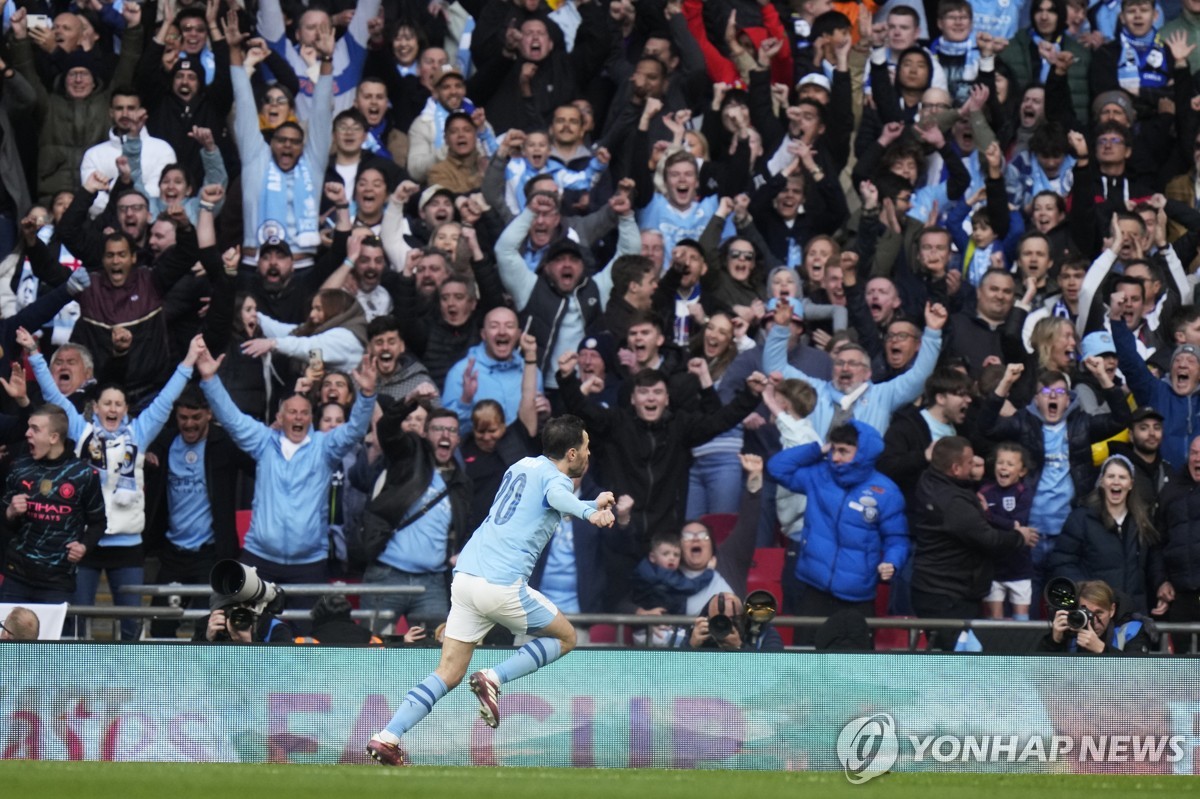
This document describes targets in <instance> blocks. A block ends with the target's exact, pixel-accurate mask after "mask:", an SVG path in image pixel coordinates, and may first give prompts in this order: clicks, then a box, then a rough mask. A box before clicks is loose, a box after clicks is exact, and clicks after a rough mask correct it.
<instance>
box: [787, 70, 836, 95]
mask: <svg viewBox="0 0 1200 799" xmlns="http://www.w3.org/2000/svg"><path fill="white" fill-rule="evenodd" d="M805 86H818V87H820V88H822V89H824V90H825V91H827V92H832V91H833V85H832V84H831V83H830V82H829V78H827V77H825V76H824V75H822V74H821V73H820V72H810V73H808V74H807V75H805V76H804V77H803V78H801V79H800V82H799V83H797V84H796V89H797V90H800V89H802V88H804V87H805Z"/></svg>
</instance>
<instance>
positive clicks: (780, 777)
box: [0, 760, 1197, 799]
mask: <svg viewBox="0 0 1200 799" xmlns="http://www.w3.org/2000/svg"><path fill="white" fill-rule="evenodd" d="M0 786H3V791H2V795H3V796H5V797H14V799H15V798H16V797H23V798H24V799H58V797H81V798H82V797H87V799H110V798H111V799H164V798H165V799H218V797H236V798H237V799H250V798H251V797H266V796H272V797H285V798H286V799H310V797H311V799H317V797H320V799H341V797H353V799H369V797H388V799H397V798H398V797H417V798H418V799H440V797H447V798H450V797H453V799H459V798H460V797H486V799H508V797H512V798H513V799H593V798H594V799H624V798H625V797H629V799H644V798H645V797H652V798H653V799H703V798H704V797H722V798H723V799H740V797H753V799H772V798H773V797H788V799H817V798H818V797H819V799H826V797H841V796H846V797H861V799H869V797H887V799H909V797H912V798H913V799H941V798H942V797H945V799H963V797H971V799H988V798H989V797H1021V798H1022V799H1039V798H1040V797H1047V798H1049V797H1054V799H1060V798H1061V797H1070V796H1083V795H1087V796H1088V797H1089V799H1097V798H1098V797H1109V796H1111V797H1125V796H1130V795H1136V796H1159V797H1174V796H1179V797H1185V796H1186V797H1195V796H1196V795H1197V792H1196V788H1197V786H1196V782H1195V780H1191V779H1188V778H1186V777H1109V776H1074V775H1052V776H1041V775H1032V776H1031V775H1021V776H1004V775H995V774H887V775H884V776H882V777H878V778H876V779H875V780H872V781H871V782H869V783H867V784H866V785H860V786H855V785H850V784H849V783H848V782H847V781H846V779H845V777H843V776H842V775H841V774H840V773H829V772H759V771H736V772H735V771H661V770H650V769H645V770H627V769H529V768H500V769H495V768H431V767H420V766H417V767H412V768H404V769H387V768H383V767H381V766H373V765H372V766H283V765H252V764H236V763H235V764H229V763H205V764H198V763H188V764H170V763H77V762H60V761H23V760H9V761H0Z"/></svg>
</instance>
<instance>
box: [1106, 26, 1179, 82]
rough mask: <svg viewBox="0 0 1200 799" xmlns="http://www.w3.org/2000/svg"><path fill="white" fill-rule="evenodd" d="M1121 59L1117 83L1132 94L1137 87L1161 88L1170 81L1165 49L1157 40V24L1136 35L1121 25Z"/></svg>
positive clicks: (1118, 66)
mask: <svg viewBox="0 0 1200 799" xmlns="http://www.w3.org/2000/svg"><path fill="white" fill-rule="evenodd" d="M1120 40H1121V61H1120V63H1118V64H1117V83H1119V84H1120V85H1121V88H1122V89H1124V90H1125V91H1127V92H1129V93H1130V94H1135V95H1136V94H1137V93H1138V89H1139V88H1142V87H1145V88H1147V89H1161V88H1163V87H1164V86H1166V85H1167V77H1168V76H1167V72H1166V63H1167V57H1166V53H1164V52H1163V48H1162V45H1161V44H1159V43H1158V28H1151V29H1150V31H1149V33H1147V34H1146V35H1145V36H1134V35H1133V34H1131V33H1129V32H1128V31H1127V30H1125V28H1124V27H1122V28H1121V32H1120Z"/></svg>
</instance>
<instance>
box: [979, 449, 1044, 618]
mask: <svg viewBox="0 0 1200 799" xmlns="http://www.w3.org/2000/svg"><path fill="white" fill-rule="evenodd" d="M1028 462H1029V456H1028V455H1026V453H1025V448H1024V447H1022V446H1021V445H1020V444H1014V443H1012V442H1005V443H1003V444H1000V445H999V446H997V447H996V457H995V464H994V468H993V475H994V477H993V479H992V480H989V481H986V482H985V483H984V484H983V487H982V488H980V489H979V495H980V496H981V497H983V500H984V502H986V503H987V520H988V521H989V522H990V523H991V524H993V525H994V526H996V527H1003V528H1004V529H1005V530H1020V529H1022V528H1024V527H1028V526H1029V511H1030V509H1031V508H1032V507H1033V489H1032V488H1030V487H1029V486H1028V485H1027V484H1026V483H1025V475H1027V474H1029V464H1028ZM1032 590H1033V556H1032V552H1031V550H1030V549H1029V548H1028V547H1021V549H1020V551H1018V552H1014V553H1013V554H1011V555H1009V556H1008V557H1006V558H1005V559H1003V560H1002V561H1000V562H999V563H997V564H996V572H995V574H994V575H993V576H992V588H991V590H990V591H989V592H988V595H987V597H985V598H984V607H985V609H986V610H987V615H988V616H989V617H991V618H993V619H1003V618H1004V603H1005V601H1006V600H1007V601H1008V602H1009V603H1010V604H1011V605H1012V611H1013V613H1012V617H1013V619H1015V620H1017V621H1028V619H1029V604H1030V602H1031V600H1032V597H1031V592H1032Z"/></svg>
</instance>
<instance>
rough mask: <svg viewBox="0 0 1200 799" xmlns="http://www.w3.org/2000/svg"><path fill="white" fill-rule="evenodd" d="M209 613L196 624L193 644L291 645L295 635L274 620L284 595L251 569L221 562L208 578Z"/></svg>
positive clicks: (228, 562) (233, 561)
mask: <svg viewBox="0 0 1200 799" xmlns="http://www.w3.org/2000/svg"><path fill="white" fill-rule="evenodd" d="M209 582H210V583H211V584H212V589H213V593H212V596H210V597H209V600H208V607H209V609H210V610H211V611H212V612H211V613H209V614H208V616H206V617H205V618H204V619H203V620H202V621H201V622H200V623H199V624H197V625H196V632H195V634H194V635H193V636H192V640H193V641H208V642H211V643H223V642H234V643H239V644H249V643H255V642H260V641H265V642H267V643H291V642H292V640H293V639H294V638H295V635H296V634H295V633H294V632H293V631H292V628H291V627H289V626H288V625H287V623H286V622H284V621H282V620H281V619H279V618H277V617H276V616H275V614H276V613H278V612H280V611H281V610H282V609H283V606H284V601H285V598H284V593H283V591H282V590H280V588H279V586H277V585H275V583H272V582H268V581H266V580H263V579H261V578H260V577H259V576H258V571H257V570H256V569H255V568H254V567H253V566H243V565H242V564H240V563H238V562H237V561H236V560H221V561H217V564H216V565H215V566H213V569H212V572H211V573H210V575H209Z"/></svg>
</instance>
